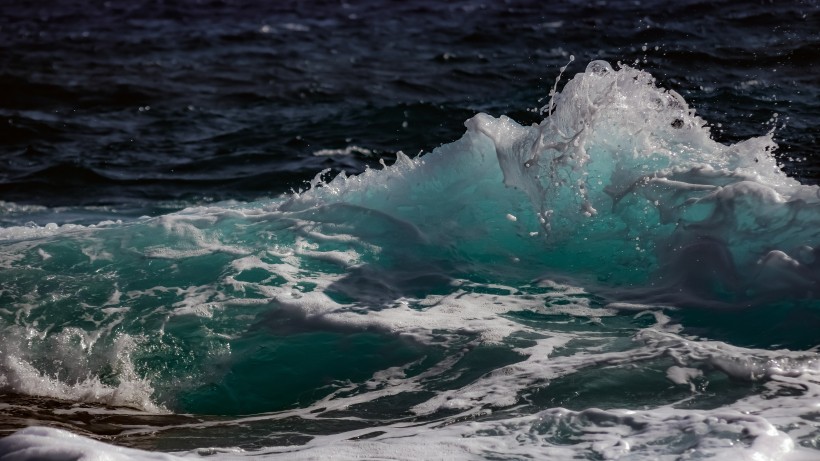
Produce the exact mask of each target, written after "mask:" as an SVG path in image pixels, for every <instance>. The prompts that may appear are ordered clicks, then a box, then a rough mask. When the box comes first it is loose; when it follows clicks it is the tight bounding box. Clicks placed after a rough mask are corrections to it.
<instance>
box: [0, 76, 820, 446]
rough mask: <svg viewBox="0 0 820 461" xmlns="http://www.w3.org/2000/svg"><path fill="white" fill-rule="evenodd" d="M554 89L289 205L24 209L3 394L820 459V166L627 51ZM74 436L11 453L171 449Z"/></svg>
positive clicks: (232, 431) (188, 434) (163, 440)
mask: <svg viewBox="0 0 820 461" xmlns="http://www.w3.org/2000/svg"><path fill="white" fill-rule="evenodd" d="M542 112H543V113H545V114H546V118H544V120H543V121H542V122H541V123H539V124H534V125H532V126H521V125H519V124H518V123H516V122H514V121H513V120H511V119H510V118H507V117H500V118H493V117H491V116H489V115H486V114H479V115H476V116H475V117H473V118H471V119H469V120H468V121H467V122H466V123H465V125H466V127H467V131H466V133H465V134H464V136H463V137H462V138H461V139H460V140H458V141H456V142H453V143H451V144H447V145H444V146H442V147H440V148H438V149H436V150H434V151H432V152H430V153H429V154H426V155H423V156H420V157H418V158H415V159H410V158H408V157H407V156H405V155H403V154H400V155H399V156H398V159H397V160H396V162H395V164H393V165H391V166H385V167H384V168H383V169H369V170H367V171H365V172H364V173H362V174H359V175H356V176H347V175H345V174H344V173H342V174H340V175H339V176H336V177H335V178H333V179H332V180H326V179H325V178H324V174H326V172H323V173H321V174H319V175H317V177H316V178H315V179H314V181H313V182H312V183H311V185H312V187H311V188H310V189H309V190H306V191H302V192H299V193H294V194H291V195H286V196H282V197H279V198H276V199H272V200H265V201H257V202H252V203H219V204H214V205H211V206H204V207H195V208H188V209H185V210H183V211H181V212H178V213H172V214H167V215H164V216H161V217H157V218H141V219H138V220H134V221H130V222H125V223H123V222H110V221H107V222H102V223H100V224H98V225H95V226H81V225H69V224H67V225H63V226H57V225H56V224H55V225H48V226H45V227H39V226H36V225H31V226H26V227H7V228H3V229H0V238H2V239H3V240H4V243H3V245H2V247H0V265H2V267H3V270H2V272H0V279H1V280H0V285H1V286H2V289H0V301H2V302H1V303H0V306H3V307H2V308H0V328H2V331H3V335H4V338H5V339H4V341H3V342H2V344H0V389H3V390H4V392H7V393H13V394H16V395H18V396H29V397H39V398H43V399H54V400H55V401H70V402H75V403H76V405H75V406H72V407H71V408H69V409H62V410H60V411H59V412H58V411H56V410H55V411H54V413H53V414H52V415H51V416H50V417H51V418H52V420H53V418H54V417H55V415H58V414H59V415H63V417H64V418H66V421H68V422H67V423H66V424H68V426H69V427H74V426H79V423H76V421H80V420H82V418H86V420H87V419H88V418H89V412H90V413H92V414H97V415H101V414H102V415H106V416H105V417H106V418H108V419H105V418H103V419H102V420H100V421H103V420H104V422H106V424H108V426H106V427H107V429H106V430H108V431H109V432H108V433H107V435H109V436H110V437H113V438H112V439H110V440H114V441H118V442H120V443H126V444H133V445H135V446H139V447H141V448H153V449H159V450H163V451H178V450H183V451H189V452H191V453H199V454H208V453H216V454H218V455H219V456H223V457H226V458H231V457H242V456H245V455H253V456H263V457H265V456H270V457H271V458H273V457H276V458H279V457H283V458H295V459H302V458H315V457H324V456H328V455H331V454H332V455H334V456H339V457H349V458H353V457H360V456H369V457H389V458H397V459H426V458H434V457H441V456H448V457H452V458H454V459H472V458H476V457H487V458H505V459H506V458H515V459H518V458H522V457H538V458H558V459H599V458H604V459H619V458H620V459H666V458H669V459H678V458H681V459H738V458H742V457H749V458H753V457H756V458H760V459H790V458H789V457H796V456H805V457H806V459H808V457H810V456H811V455H815V454H816V452H813V451H812V450H813V449H817V446H818V441H820V426H818V422H817V409H816V408H817V407H816V405H817V402H818V398H820V356H818V355H817V353H816V351H815V350H814V349H812V348H813V347H815V346H816V345H817V337H816V326H817V324H818V321H820V316H818V308H820V306H819V305H818V280H820V261H818V257H820V255H819V254H818V251H820V250H818V249H817V248H818V244H820V242H819V240H820V234H819V233H818V229H820V188H818V187H817V186H806V185H801V184H800V183H799V182H798V181H796V180H794V179H791V178H789V177H788V176H787V175H785V174H784V173H783V172H782V171H781V169H780V168H779V166H778V164H777V162H776V160H775V158H774V157H773V155H772V152H773V150H774V149H775V147H776V145H775V143H774V142H773V140H772V136H771V133H770V134H767V135H764V136H761V137H757V138H751V139H748V140H745V141H742V142H739V143H736V144H733V145H729V146H727V145H723V144H720V143H718V142H715V141H714V140H713V139H712V137H711V136H710V132H709V129H708V128H706V127H705V122H704V121H703V120H701V119H700V118H699V117H698V116H696V115H695V113H694V111H693V110H692V109H690V108H689V107H688V105H687V103H686V101H684V99H683V98H682V97H681V96H680V95H678V94H677V93H675V92H674V91H669V90H665V89H662V88H658V87H657V86H656V84H655V82H654V79H653V77H652V76H651V75H649V74H648V73H646V72H642V71H639V70H636V69H633V68H630V67H628V66H620V68H619V69H618V70H615V69H613V67H612V66H610V65H609V64H608V63H606V62H603V61H594V62H591V63H590V64H589V65H588V66H587V69H586V71H585V72H583V73H580V74H578V75H576V76H574V77H573V78H572V79H571V80H570V81H569V82H568V83H567V85H566V86H565V87H564V89H563V90H562V91H561V92H560V93H557V94H555V96H554V97H553V98H552V100H551V101H550V103H549V104H548V105H547V106H545V107H544V108H543V109H542ZM20 398H22V397H20ZM11 406H13V405H11ZM89 409H91V410H89ZM171 413H175V414H177V415H181V414H187V415H190V416H189V417H186V418H190V419H185V420H184V421H178V420H175V419H173V418H171V415H170V414H171ZM65 415H68V416H65ZM72 415H73V416H72ZM112 415H113V416H112ZM163 415H164V416H163ZM149 416H150V417H151V418H154V419H150V418H149ZM99 418H102V417H99ZM117 418H119V419H117ZM129 418H132V419H129ZM139 418H142V419H139ZM162 418H166V419H162ZM168 418H171V419H168ZM137 420H138V421H140V424H136V423H135V421H137ZM116 421H125V422H124V423H122V422H121V423H119V424H121V427H120V428H119V430H117V429H116V426H117V423H116ZM146 421H149V422H148V423H146ZM169 421H170V422H169ZM112 426H114V428H113V429H112ZM126 428H127V430H126ZM82 430H88V431H89V432H91V433H95V431H94V430H93V429H82ZM193 430H196V435H195V436H194V435H193V432H192V431H193ZM112 434H113V435H112ZM126 439H127V440H126ZM77 440H78V439H76V437H74V436H68V435H66V433H64V432H60V431H59V430H56V429H45V428H29V429H26V430H23V431H20V432H18V433H16V434H15V435H12V436H10V437H8V438H6V439H3V440H0V454H1V453H16V454H17V455H20V457H21V459H27V457H29V458H30V457H32V456H34V457H36V456H39V454H42V453H50V454H52V455H53V456H54V457H55V458H59V457H60V456H64V457H67V456H69V454H71V453H77V452H78V450H79V451H80V452H83V453H85V454H86V455H87V456H92V455H94V454H95V453H96V454H107V455H109V456H111V457H113V458H114V459H117V458H120V459H135V458H136V459H140V458H147V457H149V454H147V453H145V452H139V451H130V450H125V449H121V448H116V449H115V448H112V447H111V446H108V445H104V444H96V443H95V444H90V443H87V441H84V440H83V445H82V446H81V447H80V446H78V445H77ZM203 446H206V447H214V446H216V447H239V448H232V449H225V450H222V449H211V450H210V451H207V450H205V451H203V450H204V449H203V448H202V447H203ZM38 450H39V451H38ZM260 450H261V451H260ZM206 451H207V453H206ZM445 453H446V455H445ZM150 456H154V455H150ZM157 456H159V455H157ZM168 457H169V459H170V458H171V456H170V455H168ZM15 459H16V458H15ZM32 459H33V458H32Z"/></svg>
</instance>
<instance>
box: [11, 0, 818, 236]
mask: <svg viewBox="0 0 820 461" xmlns="http://www.w3.org/2000/svg"><path fill="white" fill-rule="evenodd" d="M0 8H1V9H0V13H1V14H0V47H1V48H0V86H2V89H3V96H2V98H0V117H2V119H3V123H2V124H0V127H2V128H0V130H2V131H0V158H2V162H3V163H2V170H0V198H2V200H3V201H6V202H14V203H17V204H36V205H45V206H77V205H105V206H110V207H113V208H116V209H118V210H121V212H124V213H132V214H133V213H136V214H140V213H143V212H145V213H150V214H156V213H159V212H162V211H166V210H169V209H176V208H179V207H180V206H182V205H183V204H187V203H190V202H203V201H211V200H225V199H240V200H249V199H253V198H257V197H261V196H271V195H276V194H278V193H280V192H283V191H287V190H289V189H290V188H292V187H299V186H300V185H302V183H303V181H304V180H306V179H309V178H311V177H312V176H313V175H314V174H315V173H316V172H317V171H319V170H321V169H323V168H331V169H332V170H333V171H341V170H343V171H346V172H358V171H361V170H362V169H363V168H364V167H365V166H366V165H374V164H377V159H378V158H388V159H389V158H392V157H394V155H395V152H396V151H399V150H401V151H403V152H404V153H406V154H408V155H411V156H415V155H417V154H418V153H419V152H421V151H429V150H430V149H432V148H434V147H436V146H438V145H440V144H443V143H446V142H449V141H451V140H454V139H456V138H458V137H459V136H460V135H461V133H462V132H463V126H462V122H463V121H464V120H465V119H466V118H468V117H470V116H472V115H473V114H475V113H477V112H487V113H489V114H492V115H496V116H497V115H502V114H506V115H508V116H510V117H512V118H514V119H515V120H517V121H519V122H521V123H524V124H528V123H532V122H535V121H540V117H539V116H538V115H537V114H534V113H533V112H531V111H529V110H528V109H530V108H534V107H540V105H541V104H539V103H538V101H539V98H543V97H544V96H545V95H546V94H547V93H548V91H549V89H550V88H551V87H552V85H553V83H554V82H553V80H554V78H555V77H556V76H557V70H558V68H559V67H561V66H563V65H565V64H566V63H567V62H568V58H569V55H574V56H575V58H576V60H575V62H574V63H573V64H571V65H570V66H569V68H568V70H567V74H568V75H572V74H574V73H576V72H579V71H582V70H583V66H585V65H586V63H587V62H589V61H591V60H594V59H604V60H607V61H610V62H612V63H613V64H614V63H616V62H623V63H627V64H634V65H635V66H636V67H639V68H642V69H645V70H647V71H649V72H650V73H652V75H653V76H655V77H656V78H657V79H658V82H659V84H661V85H662V86H664V87H666V88H670V89H673V90H675V91H677V92H679V93H681V94H682V95H683V96H684V97H685V98H686V99H687V101H689V102H690V104H691V105H692V106H693V107H694V108H695V109H696V110H697V111H698V113H699V114H701V115H702V116H703V117H704V119H705V120H708V122H709V123H710V124H711V125H713V130H712V131H713V133H714V137H715V138H716V139H717V140H719V141H723V142H734V141H738V140H740V139H745V138H747V137H749V136H751V135H758V134H761V133H765V132H766V131H768V130H770V129H774V130H775V138H776V141H777V142H778V145H779V149H778V156H779V158H780V159H781V160H782V162H783V163H784V165H785V166H786V168H787V169H788V171H789V172H790V173H791V174H793V175H794V176H795V177H798V178H800V179H801V180H803V181H805V182H816V181H817V180H818V178H820V169H819V168H820V167H818V160H817V159H816V158H815V157H816V156H817V141H818V136H820V134H818V126H820V114H818V110H817V101H818V99H820V94H819V93H818V91H820V90H819V89H818V88H820V73H818V72H817V68H816V66H817V62H818V59H820V55H818V53H819V52H818V50H819V49H820V38H819V37H820V36H819V34H820V32H818V31H820V17H818V15H819V14H820V13H818V4H817V2H816V1H808V0H807V1H792V2H745V3H741V2H734V1H725V2H712V1H709V2H699V1H685V2H673V3H670V2H655V1H648V2H647V1H644V2H550V3H544V2H519V1H510V2H479V1H472V0H470V1H457V2H447V3H446V4H443V3H441V2H432V1H431V2H427V1H409V2H380V1H364V2H335V1H328V2H313V1H311V2H295V1H294V2H242V1H236V2H234V1H202V2H194V1H184V2H161V1H157V2H152V1H134V2H118V1H111V2H101V3H95V4H94V5H88V4H87V2H80V1H77V2H73V1H52V2H34V3H31V4H28V3H20V2H3V5H2V7H0ZM559 87H560V84H559ZM775 115H776V116H777V119H776V121H774V122H772V121H771V118H772V116H775ZM350 146H357V147H360V148H361V149H356V150H353V151H352V152H350V153H349V154H348V155H342V154H339V155H327V156H316V155H314V154H315V153H316V152H318V151H321V150H324V149H341V150H343V149H345V148H348V147H350ZM804 159H805V160H804ZM43 219H45V218H43ZM69 219H73V220H80V221H81V220H82V219H81V218H80V217H74V218H69ZM3 220H4V221H5V222H14V218H11V217H9V216H7V215H6V216H4V217H3ZM34 221H35V222H40V221H42V219H40V220H38V219H34ZM40 223H41V224H45V222H40Z"/></svg>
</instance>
